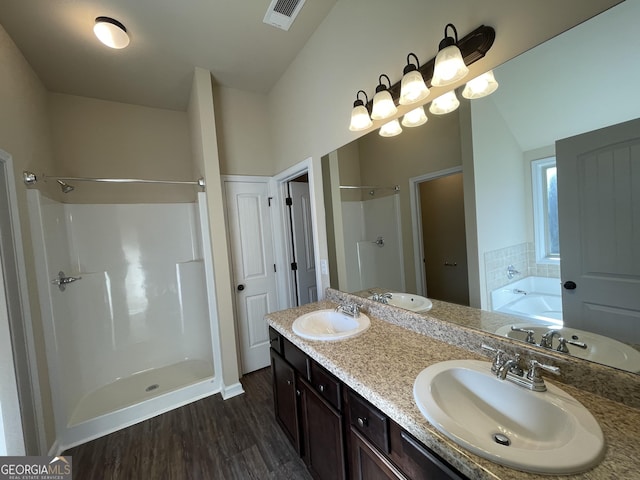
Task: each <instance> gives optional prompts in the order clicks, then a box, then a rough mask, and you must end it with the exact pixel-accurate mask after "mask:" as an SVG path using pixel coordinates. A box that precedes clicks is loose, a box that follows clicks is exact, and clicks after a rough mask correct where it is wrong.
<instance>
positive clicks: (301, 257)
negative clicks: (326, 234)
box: [285, 173, 318, 306]
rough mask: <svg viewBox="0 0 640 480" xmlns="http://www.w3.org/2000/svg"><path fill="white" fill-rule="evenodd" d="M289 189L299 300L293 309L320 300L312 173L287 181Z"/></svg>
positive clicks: (293, 274) (294, 281)
mask: <svg viewBox="0 0 640 480" xmlns="http://www.w3.org/2000/svg"><path fill="white" fill-rule="evenodd" d="M286 188H287V200H286V202H285V205H286V207H287V216H286V217H287V220H288V225H287V228H286V233H287V237H288V242H287V243H288V244H289V245H290V248H291V251H290V252H291V257H290V260H291V262H290V264H291V285H292V291H293V298H292V299H293V300H294V301H295V303H294V305H293V306H300V305H306V304H307V303H312V302H316V301H317V300H318V287H317V284H316V267H315V258H314V250H315V249H314V246H313V225H312V222H311V197H310V192H309V175H308V173H304V174H302V175H300V176H298V177H296V178H293V179H291V180H289V181H287V182H286Z"/></svg>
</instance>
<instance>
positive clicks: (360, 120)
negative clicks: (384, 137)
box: [349, 90, 373, 132]
mask: <svg viewBox="0 0 640 480" xmlns="http://www.w3.org/2000/svg"><path fill="white" fill-rule="evenodd" d="M361 93H362V94H363V95H364V98H365V101H364V102H363V101H362V100H360V94H361ZM368 103H369V97H367V94H366V92H364V91H363V90H358V93H356V101H355V102H353V110H351V124H350V125H349V130H351V131H352V132H359V131H361V130H366V129H367V128H369V127H370V126H371V125H373V122H372V121H371V117H369V110H368V109H367V107H366V105H367V104H368Z"/></svg>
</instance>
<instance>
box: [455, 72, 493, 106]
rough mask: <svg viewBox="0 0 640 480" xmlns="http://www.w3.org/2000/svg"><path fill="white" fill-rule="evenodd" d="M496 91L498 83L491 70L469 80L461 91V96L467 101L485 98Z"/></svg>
mask: <svg viewBox="0 0 640 480" xmlns="http://www.w3.org/2000/svg"><path fill="white" fill-rule="evenodd" d="M497 89H498V82H496V78H495V76H494V75H493V70H489V71H488V72H485V73H483V74H482V75H480V76H479V77H476V78H474V79H473V80H469V81H468V82H467V85H465V87H464V90H462V96H463V97H464V98H468V99H469V100H474V99H476V98H482V97H486V96H487V95H491V94H492V93H493V92H495V91H496V90H497Z"/></svg>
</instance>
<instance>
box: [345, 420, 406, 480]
mask: <svg viewBox="0 0 640 480" xmlns="http://www.w3.org/2000/svg"><path fill="white" fill-rule="evenodd" d="M350 443H351V445H350V448H351V473H352V478H353V480H406V479H407V477H405V476H404V475H403V474H402V473H401V472H400V471H399V470H398V469H397V468H396V467H395V466H394V465H393V464H392V463H391V462H390V461H389V460H387V458H385V457H384V456H383V455H382V454H381V453H380V452H378V450H377V449H376V448H375V447H373V446H372V445H371V444H370V443H369V442H367V440H366V439H365V438H364V437H363V436H362V435H361V434H360V433H359V432H358V431H357V430H356V429H355V428H354V427H351V441H350Z"/></svg>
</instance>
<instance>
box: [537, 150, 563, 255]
mask: <svg viewBox="0 0 640 480" xmlns="http://www.w3.org/2000/svg"><path fill="white" fill-rule="evenodd" d="M531 169H532V172H531V173H532V175H531V178H532V186H533V223H534V229H535V240H536V242H535V243H536V259H537V261H538V263H559V262H560V240H559V234H558V183H557V178H556V159H555V157H550V158H544V159H541V160H536V161H534V162H532V163H531Z"/></svg>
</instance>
